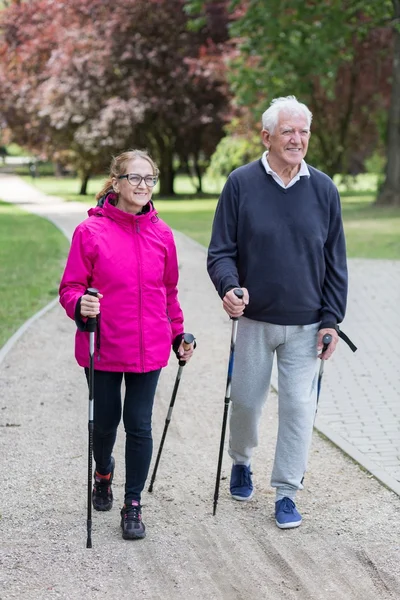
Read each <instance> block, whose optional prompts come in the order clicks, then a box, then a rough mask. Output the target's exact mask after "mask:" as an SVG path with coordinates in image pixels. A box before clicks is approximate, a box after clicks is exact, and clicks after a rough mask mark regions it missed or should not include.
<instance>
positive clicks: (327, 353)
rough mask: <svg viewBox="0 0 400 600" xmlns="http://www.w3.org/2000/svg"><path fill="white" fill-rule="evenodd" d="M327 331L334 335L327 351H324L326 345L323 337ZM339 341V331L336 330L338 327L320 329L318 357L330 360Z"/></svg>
mask: <svg viewBox="0 0 400 600" xmlns="http://www.w3.org/2000/svg"><path fill="white" fill-rule="evenodd" d="M327 333H329V335H331V336H332V341H331V343H330V344H329V346H328V348H327V349H326V351H325V352H322V349H323V346H324V344H323V341H322V338H323V337H324V335H326V334H327ZM338 341H339V336H338V332H337V331H336V329H320V330H319V331H318V341H317V351H318V358H320V359H321V360H328V358H330V357H331V356H332V354H333V353H334V352H335V348H336V344H337V343H338Z"/></svg>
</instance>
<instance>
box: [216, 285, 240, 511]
mask: <svg viewBox="0 0 400 600" xmlns="http://www.w3.org/2000/svg"><path fill="white" fill-rule="evenodd" d="M233 291H234V294H235V295H236V296H237V297H238V298H243V295H244V294H243V291H242V290H241V289H236V290H233ZM231 319H232V335H231V349H230V354H229V364H228V377H227V381H226V392H225V401H224V402H225V403H224V416H223V419H222V430H221V441H220V444H219V456H218V468H217V477H216V480H215V492H214V506H213V516H215V513H216V512H217V504H218V495H219V482H220V479H221V467H222V455H223V453H224V443H225V430H226V422H227V419H228V407H229V401H230V399H231V381H232V373H233V362H234V359H235V345H236V334H237V326H238V320H239V319H238V317H231Z"/></svg>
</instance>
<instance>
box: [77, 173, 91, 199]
mask: <svg viewBox="0 0 400 600" xmlns="http://www.w3.org/2000/svg"><path fill="white" fill-rule="evenodd" d="M80 178H81V189H80V191H79V194H80V195H81V196H86V195H87V185H88V182H89V179H90V174H89V173H82V174H81V175H80Z"/></svg>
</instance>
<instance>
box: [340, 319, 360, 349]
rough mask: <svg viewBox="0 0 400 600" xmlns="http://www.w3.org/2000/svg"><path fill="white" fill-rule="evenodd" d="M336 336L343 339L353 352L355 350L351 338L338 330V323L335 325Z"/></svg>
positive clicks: (355, 347)
mask: <svg viewBox="0 0 400 600" xmlns="http://www.w3.org/2000/svg"><path fill="white" fill-rule="evenodd" d="M335 329H336V331H337V333H338V336H339V337H340V338H341V339H342V340H343V341H344V342H346V344H347V345H348V347H349V348H350V350H352V351H353V352H355V351H356V350H357V346H355V344H353V342H352V341H351V339H350V338H349V337H348V336H347V335H346V334H345V333H344V332H343V331H341V330H340V328H339V325H336V327H335Z"/></svg>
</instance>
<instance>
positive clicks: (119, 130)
mask: <svg viewBox="0 0 400 600" xmlns="http://www.w3.org/2000/svg"><path fill="white" fill-rule="evenodd" d="M183 5H184V2H183V0H134V1H132V2H126V1H125V0H114V2H113V3H112V7H110V5H109V3H108V2H105V1H104V0H68V1H65V2H64V1H62V0H58V1H57V2H55V1H54V0H31V2H29V3H24V4H23V5H15V4H14V5H12V6H10V7H9V8H8V9H6V10H4V11H2V13H1V16H0V19H1V22H0V26H1V33H2V35H1V46H0V59H1V64H2V67H1V68H0V83H1V92H0V95H1V98H0V99H1V102H2V107H3V108H2V112H3V115H4V117H5V120H6V122H7V123H8V125H9V126H10V128H11V129H12V130H13V132H14V135H15V139H16V140H17V141H18V142H20V143H21V144H24V145H28V146H30V147H31V148H35V149H36V150H38V149H40V150H42V151H44V152H46V153H47V154H49V153H50V154H52V155H55V156H59V157H60V158H62V157H63V156H67V157H68V159H69V160H73V161H74V162H75V165H76V166H77V168H78V170H79V171H80V174H81V177H82V181H83V183H84V184H85V181H87V178H88V177H89V176H90V175H91V174H92V173H95V172H97V171H98V170H99V169H100V170H103V169H104V168H105V167H106V164H107V163H108V162H109V160H110V156H111V154H112V153H115V152H118V151H120V150H123V149H126V148H128V147H141V148H147V149H148V150H149V151H150V152H151V154H152V155H153V156H154V158H155V159H156V161H157V162H158V163H159V167H160V171H161V178H160V183H161V190H160V191H161V193H166V194H167V193H173V179H174V162H173V158H174V155H176V154H178V155H180V157H181V159H182V160H183V161H186V162H189V159H191V161H192V162H193V163H194V164H195V165H196V164H198V162H199V158H200V156H202V157H205V158H206V159H207V158H209V157H210V156H211V154H212V152H213V150H214V148H215V146H216V144H217V143H218V141H219V139H220V138H221V137H222V135H223V125H224V122H225V119H226V114H227V110H228V106H229V100H228V91H227V86H226V83H225V68H224V63H223V60H222V57H221V53H220V51H219V49H218V43H219V42H220V41H223V40H224V39H226V18H225V20H224V15H221V14H218V15H217V16H216V18H215V19H214V21H212V22H210V25H209V26H208V27H204V28H202V29H201V30H199V31H197V32H190V31H189V30H188V28H187V16H186V13H185V12H184V10H183ZM217 17H218V18H217ZM213 37H214V39H215V40H216V42H214V41H213ZM199 174H200V173H199ZM83 187H84V186H83Z"/></svg>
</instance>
